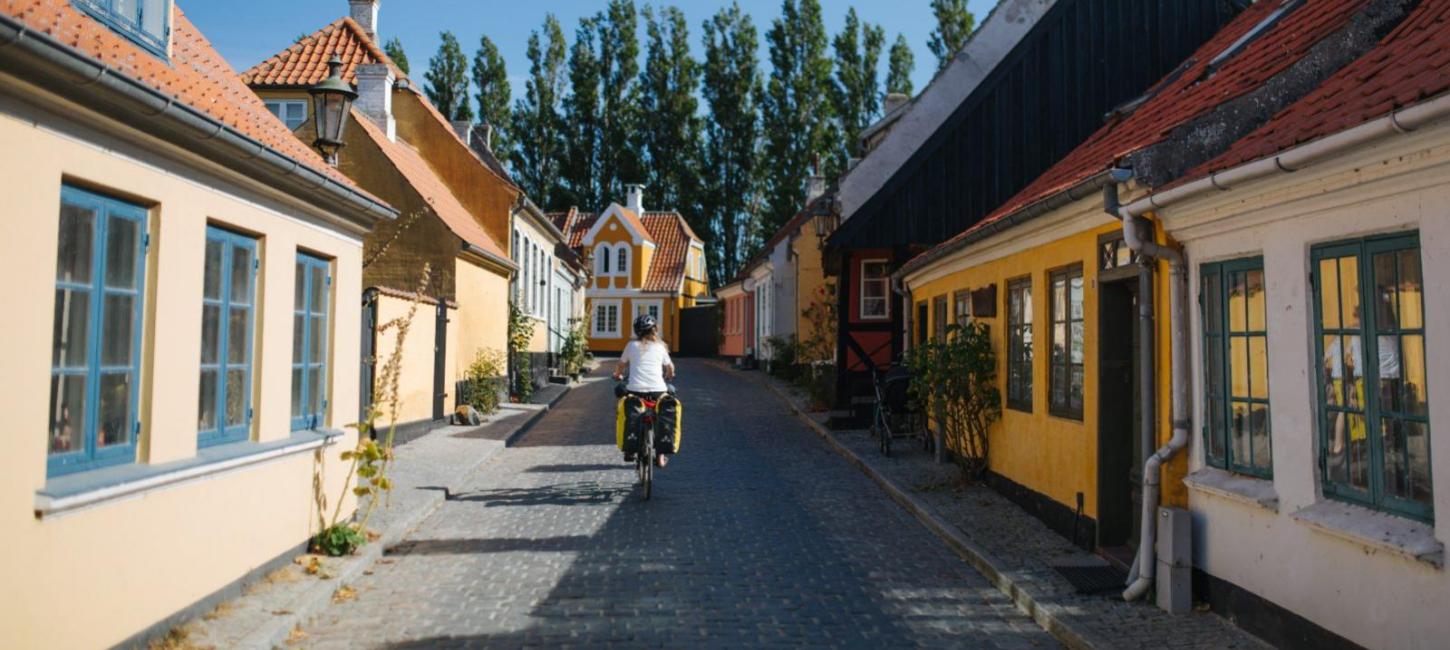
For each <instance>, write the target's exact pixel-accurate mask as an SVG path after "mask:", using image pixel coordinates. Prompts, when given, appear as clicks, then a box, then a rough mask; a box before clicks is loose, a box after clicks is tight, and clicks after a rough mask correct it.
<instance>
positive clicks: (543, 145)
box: [514, 14, 568, 210]
mask: <svg viewBox="0 0 1450 650" xmlns="http://www.w3.org/2000/svg"><path fill="white" fill-rule="evenodd" d="M542 32H543V33H542V35H541V34H540V32H539V31H537V30H536V31H534V32H533V33H532V34H530V35H529V46H528V57H529V80H528V82H526V83H525V84H524V97H523V99H520V100H519V101H518V102H517V103H516V104H515V105H514V119H515V127H514V128H515V130H516V131H517V133H518V136H517V143H518V144H517V149H516V150H515V157H514V172H515V180H517V181H518V183H519V186H520V187H522V188H523V189H524V191H525V192H526V193H527V194H528V195H529V198H531V199H533V201H534V203H536V204H538V205H539V206H541V207H543V208H544V209H546V210H550V209H561V208H567V207H568V206H567V205H561V204H560V203H559V202H558V201H559V196H560V189H559V185H558V184H559V159H560V157H561V156H562V154H563V152H562V147H563V145H564V138H563V135H562V133H561V129H562V127H563V123H562V120H561V119H560V117H559V100H560V97H561V96H562V95H563V93H564V48H565V44H564V30H563V29H562V28H560V27H559V20H558V19H557V18H555V17H554V14H548V15H547V16H545V17H544V25H543V28H542Z"/></svg>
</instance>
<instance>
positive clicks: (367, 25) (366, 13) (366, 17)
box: [347, 0, 379, 42]
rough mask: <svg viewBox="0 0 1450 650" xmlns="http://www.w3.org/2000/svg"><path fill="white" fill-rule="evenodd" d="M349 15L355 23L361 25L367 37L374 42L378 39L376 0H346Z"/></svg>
mask: <svg viewBox="0 0 1450 650" xmlns="http://www.w3.org/2000/svg"><path fill="white" fill-rule="evenodd" d="M347 4H348V9H350V10H351V11H350V12H349V15H351V16H352V19H353V20H354V21H356V22H357V24H359V25H362V28H363V31H364V32H367V35H368V38H371V39H373V41H374V42H377V40H378V4H379V3H378V0H347Z"/></svg>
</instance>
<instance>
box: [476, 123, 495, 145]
mask: <svg viewBox="0 0 1450 650" xmlns="http://www.w3.org/2000/svg"><path fill="white" fill-rule="evenodd" d="M475 133H477V134H478V137H479V138H480V139H481V140H483V146H484V148H485V149H488V150H489V151H493V125H492V124H489V123H488V122H484V123H483V124H480V125H478V130H477V131H475Z"/></svg>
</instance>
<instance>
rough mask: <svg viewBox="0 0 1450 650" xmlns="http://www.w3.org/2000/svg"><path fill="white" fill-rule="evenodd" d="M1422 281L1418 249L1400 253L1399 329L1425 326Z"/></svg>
mask: <svg viewBox="0 0 1450 650" xmlns="http://www.w3.org/2000/svg"><path fill="white" fill-rule="evenodd" d="M1424 285H1425V283H1424V280H1423V278H1421V277H1420V249H1418V248H1412V249H1410V250H1404V251H1400V328H1401V329H1407V330H1408V329H1419V328H1421V327H1424V326H1425V315H1424V299H1423V290H1424Z"/></svg>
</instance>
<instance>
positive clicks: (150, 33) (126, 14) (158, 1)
mask: <svg viewBox="0 0 1450 650" xmlns="http://www.w3.org/2000/svg"><path fill="white" fill-rule="evenodd" d="M72 1H73V2H74V3H75V5H76V6H77V7H80V9H81V10H82V11H84V12H86V13H87V14H89V15H90V16H91V17H92V18H95V19H96V20H98V21H100V22H101V24H103V25H105V26H106V27H109V28H110V29H111V30H112V31H114V32H116V33H118V34H120V35H122V36H125V37H126V38H127V39H128V40H130V41H131V42H133V43H135V44H137V45H140V46H141V47H142V48H144V49H146V50H147V51H149V52H151V53H152V54H155V55H157V56H159V57H162V58H166V56H167V51H166V50H167V43H168V42H169V41H170V40H171V0H72Z"/></svg>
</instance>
